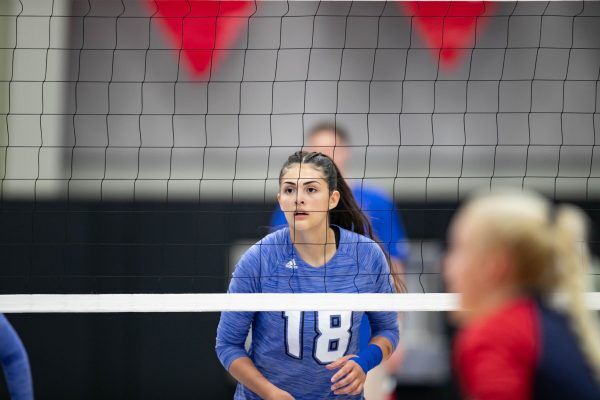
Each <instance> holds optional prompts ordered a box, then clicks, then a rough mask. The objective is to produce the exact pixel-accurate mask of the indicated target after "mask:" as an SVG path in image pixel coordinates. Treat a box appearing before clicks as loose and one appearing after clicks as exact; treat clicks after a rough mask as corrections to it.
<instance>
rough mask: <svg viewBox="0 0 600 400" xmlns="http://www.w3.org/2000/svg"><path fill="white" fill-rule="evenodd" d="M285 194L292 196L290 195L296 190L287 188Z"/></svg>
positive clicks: (284, 190)
mask: <svg viewBox="0 0 600 400" xmlns="http://www.w3.org/2000/svg"><path fill="white" fill-rule="evenodd" d="M283 192H284V193H287V194H290V193H293V192H294V189H293V188H291V187H288V188H285V189H283Z"/></svg>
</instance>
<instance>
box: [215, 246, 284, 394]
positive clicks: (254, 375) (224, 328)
mask: <svg viewBox="0 0 600 400" xmlns="http://www.w3.org/2000/svg"><path fill="white" fill-rule="evenodd" d="M259 279H260V251H257V248H256V247H252V248H250V249H249V250H248V251H247V252H246V253H245V254H244V256H243V257H242V259H241V260H240V262H239V263H238V265H237V266H236V269H235V271H234V273H233V277H232V279H231V283H230V284H229V291H228V292H229V293H260V292H261V289H260V280H259ZM254 315H255V313H254V312H222V313H221V319H220V320H219V326H218V328H217V340H216V346H215V350H216V352H217V357H218V358H219V360H220V361H221V363H222V364H223V366H224V367H225V369H226V370H227V371H229V373H230V374H231V375H232V376H233V377H234V378H235V379H236V380H237V381H238V382H240V383H241V384H242V385H244V386H245V387H247V388H248V389H250V390H251V391H253V392H254V393H256V394H257V395H259V396H260V397H261V398H263V399H269V400H271V399H272V400H289V399H293V397H292V396H291V395H289V393H287V392H284V391H283V390H280V389H279V388H277V387H276V386H275V385H273V384H272V383H271V382H269V381H268V380H267V379H266V378H265V377H264V375H263V374H262V373H261V372H260V371H259V370H258V369H257V368H256V366H255V365H254V363H253V362H252V360H251V359H250V357H248V353H247V352H246V349H245V347H244V345H245V342H246V338H247V337H248V331H249V330H250V326H251V325H252V322H253V321H254Z"/></svg>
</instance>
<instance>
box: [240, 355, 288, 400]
mask: <svg viewBox="0 0 600 400" xmlns="http://www.w3.org/2000/svg"><path fill="white" fill-rule="evenodd" d="M229 373H230V374H231V375H232V376H233V377H234V378H235V379H236V380H237V381H238V382H240V383H241V384H242V385H244V386H245V387H247V388H248V389H250V390H252V391H253V392H254V393H256V394H257V395H259V396H260V397H261V398H262V399H266V400H292V399H293V398H294V397H292V395H290V394H289V393H288V392H286V391H283V390H281V389H279V388H278V387H277V386H275V385H273V384H272V383H271V382H269V381H268V380H267V378H265V377H264V375H263V374H261V373H260V371H259V370H258V369H257V368H256V366H255V365H254V363H253V362H252V360H251V359H250V358H248V357H241V358H238V359H236V360H235V361H233V362H232V363H231V365H230V366H229Z"/></svg>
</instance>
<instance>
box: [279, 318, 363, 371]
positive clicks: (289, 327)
mask: <svg viewBox="0 0 600 400" xmlns="http://www.w3.org/2000/svg"><path fill="white" fill-rule="evenodd" d="M282 317H283V319H284V320H285V323H284V329H285V332H284V335H285V336H284V341H285V352H286V354H287V355H288V356H290V357H293V358H297V359H302V356H303V351H302V350H303V342H304V340H303V339H304V338H303V336H304V335H303V332H304V312H302V311H284V312H283V313H282ZM315 330H316V331H317V335H316V336H315V338H314V344H313V357H314V359H315V360H316V361H317V362H318V363H320V364H328V363H330V362H333V361H335V360H337V359H338V358H340V357H343V356H344V355H345V354H346V352H347V351H348V346H349V345H350V338H351V337H352V311H320V312H319V311H316V312H315Z"/></svg>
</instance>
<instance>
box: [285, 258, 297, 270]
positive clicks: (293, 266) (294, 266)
mask: <svg viewBox="0 0 600 400" xmlns="http://www.w3.org/2000/svg"><path fill="white" fill-rule="evenodd" d="M285 267H286V268H289V269H298V265H297V264H296V260H295V259H293V258H292V259H291V260H290V261H288V262H287V263H286V264H285Z"/></svg>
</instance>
